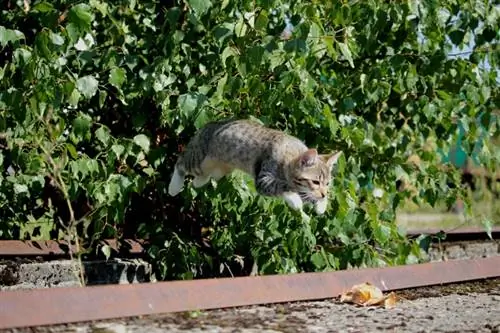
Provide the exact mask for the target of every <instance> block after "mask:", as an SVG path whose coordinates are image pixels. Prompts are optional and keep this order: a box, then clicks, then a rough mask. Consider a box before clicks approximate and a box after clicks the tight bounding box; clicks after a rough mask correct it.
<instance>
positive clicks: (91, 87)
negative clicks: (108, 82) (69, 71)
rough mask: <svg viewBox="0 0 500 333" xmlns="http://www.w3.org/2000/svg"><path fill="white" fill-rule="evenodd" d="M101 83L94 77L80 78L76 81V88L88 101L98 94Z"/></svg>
mask: <svg viewBox="0 0 500 333" xmlns="http://www.w3.org/2000/svg"><path fill="white" fill-rule="evenodd" d="M98 85H99V81H97V80H96V79H95V77H94V76H92V75H87V76H84V77H81V78H79V79H78V80H77V81H76V87H77V88H78V90H79V91H80V92H81V93H82V94H83V96H85V97H86V98H87V99H90V98H92V97H93V96H94V95H95V93H96V92H97V88H98Z"/></svg>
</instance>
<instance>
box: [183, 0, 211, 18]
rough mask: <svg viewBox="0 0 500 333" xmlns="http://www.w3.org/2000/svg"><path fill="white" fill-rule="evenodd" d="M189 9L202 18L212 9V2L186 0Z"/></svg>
mask: <svg viewBox="0 0 500 333" xmlns="http://www.w3.org/2000/svg"><path fill="white" fill-rule="evenodd" d="M186 1H187V3H188V4H189V7H191V8H192V9H193V11H194V12H195V14H196V15H197V16H198V17H200V16H202V15H203V14H205V13H206V12H207V11H208V10H209V9H210V7H212V2H211V1H210V0H186Z"/></svg>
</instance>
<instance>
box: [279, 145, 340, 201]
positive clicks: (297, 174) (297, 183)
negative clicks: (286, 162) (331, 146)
mask: <svg viewBox="0 0 500 333" xmlns="http://www.w3.org/2000/svg"><path fill="white" fill-rule="evenodd" d="M341 154H342V152H341V151H338V152H336V153H333V154H329V155H320V154H318V151H317V150H316V149H308V150H307V151H305V152H304V153H302V154H301V155H300V156H299V157H298V158H297V159H296V160H295V161H294V163H293V164H292V166H291V170H290V173H289V176H290V178H289V182H290V188H291V190H292V191H294V192H297V193H299V195H300V197H301V198H302V200H304V201H306V202H316V201H318V200H321V199H323V198H326V197H327V196H328V188H329V186H330V181H331V179H332V169H333V166H334V165H335V164H336V163H337V160H338V158H339V157H340V155H341Z"/></svg>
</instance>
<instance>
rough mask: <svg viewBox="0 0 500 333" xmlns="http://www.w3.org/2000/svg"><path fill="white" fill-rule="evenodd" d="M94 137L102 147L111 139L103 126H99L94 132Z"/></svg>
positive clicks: (107, 130)
mask: <svg viewBox="0 0 500 333" xmlns="http://www.w3.org/2000/svg"><path fill="white" fill-rule="evenodd" d="M95 135H96V137H97V139H99V141H101V142H102V144H103V145H104V146H107V145H108V144H109V141H110V139H111V136H110V133H109V129H108V128H107V127H105V126H101V127H99V128H98V129H97V131H95Z"/></svg>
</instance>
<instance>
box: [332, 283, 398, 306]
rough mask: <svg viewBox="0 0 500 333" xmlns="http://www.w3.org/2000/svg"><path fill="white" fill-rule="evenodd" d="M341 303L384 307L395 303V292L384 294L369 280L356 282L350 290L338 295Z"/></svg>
mask: <svg viewBox="0 0 500 333" xmlns="http://www.w3.org/2000/svg"><path fill="white" fill-rule="evenodd" d="M340 301H341V302H343V303H354V304H358V305H362V306H370V305H383V306H385V308H386V309H390V308H393V307H394V306H395V305H396V294H395V293H394V292H392V293H390V294H388V295H387V296H384V294H383V293H382V291H381V290H380V289H379V288H377V287H375V286H374V285H372V284H371V283H369V282H365V283H361V284H357V285H355V286H353V287H352V288H351V290H349V291H347V292H345V293H342V295H340Z"/></svg>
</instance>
